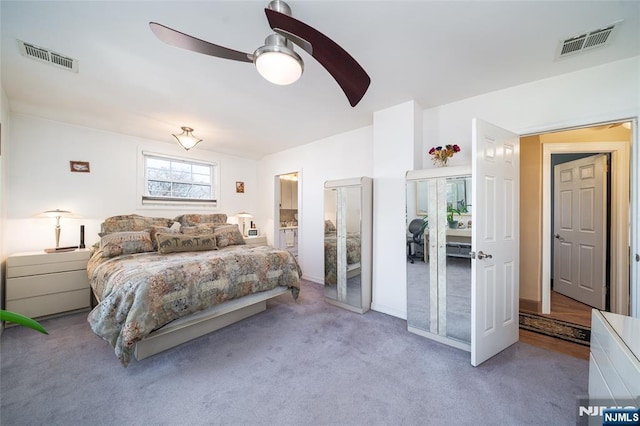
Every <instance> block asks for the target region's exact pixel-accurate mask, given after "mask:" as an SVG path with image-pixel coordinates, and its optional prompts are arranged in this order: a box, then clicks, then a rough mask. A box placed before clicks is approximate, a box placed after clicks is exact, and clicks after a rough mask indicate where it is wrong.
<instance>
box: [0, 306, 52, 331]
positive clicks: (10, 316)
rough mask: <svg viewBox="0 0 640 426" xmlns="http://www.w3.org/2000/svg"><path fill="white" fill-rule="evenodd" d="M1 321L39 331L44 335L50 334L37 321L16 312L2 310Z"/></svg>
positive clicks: (0, 312)
mask: <svg viewBox="0 0 640 426" xmlns="http://www.w3.org/2000/svg"><path fill="white" fill-rule="evenodd" d="M0 321H8V322H13V323H15V324H19V325H22V326H24V327H28V328H32V329H34V330H36V331H39V332H40V333H42V334H49V333H47V330H45V329H44V327H43V326H41V325H40V323H39V322H38V321H36V320H33V319H31V318H29V317H25V316H24V315H20V314H18V313H15V312H11V311H5V310H3V309H0Z"/></svg>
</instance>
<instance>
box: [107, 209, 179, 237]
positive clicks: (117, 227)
mask: <svg viewBox="0 0 640 426" xmlns="http://www.w3.org/2000/svg"><path fill="white" fill-rule="evenodd" d="M172 224H173V220H171V219H167V218H164V217H147V216H140V215H137V214H129V215H123V216H112V217H108V218H106V219H105V220H104V222H103V223H102V224H101V225H100V234H98V235H100V236H101V237H102V236H104V235H107V234H112V233H114V232H132V231H146V230H149V229H151V227H152V226H160V227H164V228H168V227H170V226H171V225H172Z"/></svg>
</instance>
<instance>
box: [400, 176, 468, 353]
mask: <svg viewBox="0 0 640 426" xmlns="http://www.w3.org/2000/svg"><path fill="white" fill-rule="evenodd" d="M406 188H407V206H406V207H407V210H406V211H407V326H408V328H409V330H410V331H413V332H416V333H418V334H421V335H424V336H425V337H430V338H434V339H436V340H441V341H448V342H454V346H458V347H461V348H465V349H466V348H468V347H469V345H470V342H471V257H470V252H471V226H472V223H471V213H470V211H471V184H470V179H469V178H466V177H449V178H447V177H446V176H435V177H433V178H422V179H410V178H409V177H408V179H407V185H406ZM452 209H453V210H455V211H454V212H453V216H454V219H456V220H457V222H458V223H457V224H456V225H455V227H451V226H452V225H450V224H449V223H448V222H449V220H448V219H450V217H447V216H451V214H452V211H451V210H452ZM421 222H422V226H419V225H421ZM416 230H422V235H420V236H417V235H414V232H415V231H416ZM438 241H440V242H441V244H438ZM455 342H459V345H458V344H456V343H455Z"/></svg>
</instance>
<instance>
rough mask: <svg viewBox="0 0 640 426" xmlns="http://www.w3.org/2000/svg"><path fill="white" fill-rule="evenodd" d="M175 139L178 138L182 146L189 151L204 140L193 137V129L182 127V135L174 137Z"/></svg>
mask: <svg viewBox="0 0 640 426" xmlns="http://www.w3.org/2000/svg"><path fill="white" fill-rule="evenodd" d="M173 137H174V138H176V140H177V141H178V143H179V144H180V146H181V147H183V148H184V149H185V150H187V151H189V150H190V149H191V148H193V147H194V146H196V145H198V144H199V143H200V142H202V139H198V138H197V137H195V136H194V135H193V129H192V128H191V127H182V133H180V134H179V135H173Z"/></svg>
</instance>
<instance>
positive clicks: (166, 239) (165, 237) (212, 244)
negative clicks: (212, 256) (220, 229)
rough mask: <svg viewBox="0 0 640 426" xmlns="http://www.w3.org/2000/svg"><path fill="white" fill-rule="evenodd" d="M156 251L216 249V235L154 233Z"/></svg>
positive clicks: (173, 251) (174, 251)
mask: <svg viewBox="0 0 640 426" xmlns="http://www.w3.org/2000/svg"><path fill="white" fill-rule="evenodd" d="M156 239H157V242H158V251H159V252H160V253H163V254H165V253H176V252H179V251H204V250H216V249H217V248H218V247H216V237H215V235H213V234H200V235H183V234H162V233H159V234H157V235H156Z"/></svg>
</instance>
